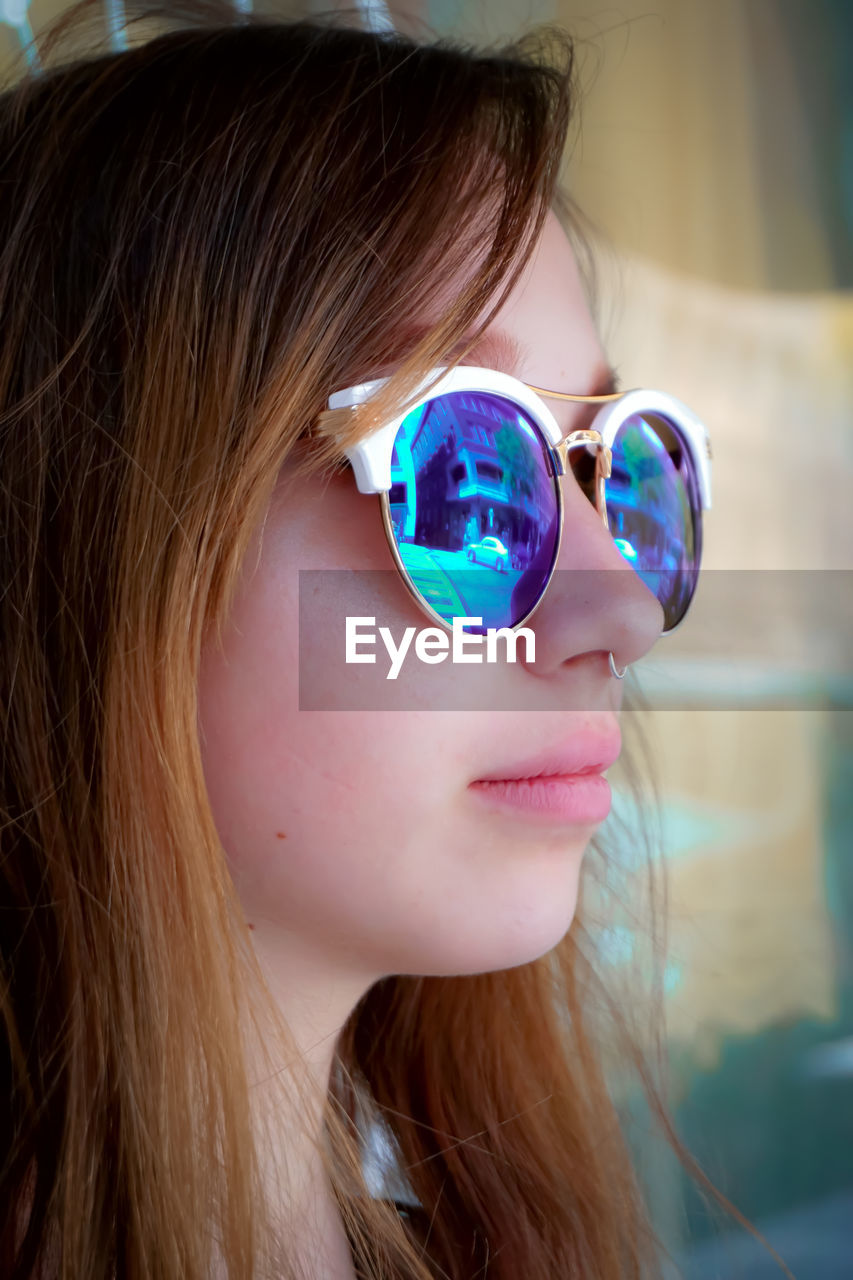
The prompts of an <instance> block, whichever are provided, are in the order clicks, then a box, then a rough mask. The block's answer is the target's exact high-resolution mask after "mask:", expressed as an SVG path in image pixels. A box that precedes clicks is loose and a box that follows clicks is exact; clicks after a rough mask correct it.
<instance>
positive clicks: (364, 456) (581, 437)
mask: <svg viewBox="0 0 853 1280" xmlns="http://www.w3.org/2000/svg"><path fill="white" fill-rule="evenodd" d="M388 381H389V379H388V378H375V379H373V380H372V381H370V382H361V383H358V384H357V385H356V386H353V387H347V388H346V390H344V391H336V392H335V393H334V395H331V396H330V397H329V401H328V407H329V409H330V410H339V409H351V410H356V409H358V408H359V407H360V406H361V405H364V404H366V403H367V402H368V401H369V400H371V399H372V397H373V396H375V395H376V394H377V392H378V391H380V390H381V388H382V387H384V386H385V385H386V383H387V382H388ZM466 391H468V392H473V393H476V392H490V393H493V394H497V395H503V396H506V397H507V398H508V399H510V400H514V401H515V402H516V403H517V404H519V405H521V407H522V408H523V409H525V410H526V411H527V413H529V415H530V417H531V418H532V419H533V421H534V422H535V423H536V425H537V426H538V427H539V429H540V431H541V432H542V435H543V436H544V438H545V441H546V442H547V444H548V446H549V449H550V453H551V457H552V460H553V463H554V470H555V474H556V475H557V476H558V477H559V476H563V475H566V474H567V472H568V471H569V463H568V453H569V450H570V449H576V448H580V447H586V448H588V449H589V450H590V451H592V449H595V451H596V458H597V467H596V471H597V478H598V485H597V493H596V504H595V505H596V509H597V510H598V513H599V515H601V517H602V520H603V522H604V527H605V528H606V529H609V525H608V522H607V508H606V505H605V491H604V482H605V480H606V479H607V477H608V476H609V475H610V458H611V448H612V445H613V441H614V440H615V438H616V433H617V431H618V430H619V428H620V427H621V426H622V424H623V423H624V422H625V420H626V419H627V418H629V417H630V416H631V415H632V414H634V413H642V412H650V413H659V414H661V415H662V416H663V417H665V418H667V419H669V421H670V422H672V424H673V425H674V426H675V427H676V428H677V429H678V431H679V432H680V434H681V436H682V437H683V439H684V440H685V441H686V443H687V446H688V448H689V449H690V453H691V456H692V459H693V463H694V466H695V470H696V476H697V480H698V484H699V493H700V498H701V502H702V509H703V510H704V511H708V510H710V508H711V442H710V438H709V436H708V431H707V429H706V427H705V426H704V425H703V423H702V422H700V420H699V419H698V418H697V417H696V415H695V414H694V413H693V412H692V411H691V410H690V409H688V408H687V406H686V405H684V404H682V402H681V401H680V400H676V398H675V397H674V396H670V395H668V394H667V393H666V392H664V391H654V390H651V389H648V388H642V387H640V388H636V389H634V390H631V391H618V392H615V393H613V394H611V395H603V396H582V395H569V394H567V393H565V392H560V391H546V390H545V389H543V388H542V387H533V386H531V384H530V383H527V382H522V381H521V379H520V378H516V377H513V375H512V374H509V373H502V372H501V371H500V370H497V369H486V368H480V367H479V366H476V365H456V366H454V367H453V368H450V369H446V368H437V369H433V370H432V372H431V373H430V374H429V375H428V376H427V377H426V378H425V379H424V381H423V382H422V383H421V385H420V387H419V388H418V390H417V391H416V392H415V394H414V397H413V398H412V399H410V400H409V402H408V405H407V407H406V409H405V410H404V412H403V413H401V414H398V416H397V417H395V418H393V419H392V420H391V421H390V422H387V423H384V424H383V425H381V426H379V427H377V428H376V430H375V431H372V432H371V433H370V434H369V435H368V436H366V437H365V438H364V439H362V440H359V441H358V442H357V443H356V444H354V445H350V446H349V447H347V448H345V449H344V450H343V453H344V455H345V457H346V459H347V461H348V462H349V464H350V466H351V467H352V470H353V474H354V476H355V482H356V486H357V488H358V490H359V492H360V493H364V494H370V493H375V494H378V495H379V501H380V507H381V512H382V523H383V525H384V528H385V535H386V537H387V539H388V545H389V547H390V549H391V554H392V556H393V558H394V562H395V564H396V567H397V569H398V570H399V572H400V574H401V576H402V578H403V582H404V583H405V585H406V588H407V590H408V592H409V594H410V595H411V596H412V598H413V600H414V602H415V604H417V606H418V608H419V609H420V610H421V612H422V613H424V614H426V616H427V617H428V618H430V619H432V620H433V621H434V622H436V623H437V624H438V625H439V626H440V627H442V628H443V629H444V630H445V631H452V627H451V626H450V625H449V624H448V623H447V621H446V620H445V619H444V618H443V617H442V616H441V615H440V614H439V613H437V612H436V610H435V609H433V608H431V606H430V605H429V604H428V603H427V602H426V600H425V599H424V598H423V596H422V595H421V593H420V592H419V591H418V589H417V587H416V586H415V584H414V582H413V580H412V578H411V575H410V574H409V571H408V569H407V568H406V566H405V564H404V563H403V560H402V558H401V556H400V552H399V549H398V546H397V541H396V538H395V536H394V527H393V523H392V520H391V508H390V503H389V500H388V494H389V492H390V489H391V461H392V455H393V451H394V441H395V439H396V437H397V432H398V431H399V429H400V426H401V425H402V423H403V421H404V419H405V418H407V417H408V415H409V414H410V413H412V412H414V411H415V410H416V409H418V408H420V407H421V405H424V404H426V403H427V402H428V401H429V400H434V399H436V398H437V397H438V396H441V395H447V394H448V393H449V392H466ZM543 396H548V397H549V398H553V399H556V400H570V401H574V402H577V403H579V404H601V406H602V407H601V408H600V409H599V411H598V413H597V414H596V415H595V418H594V419H593V422H592V425H591V426H590V427H589V428H585V429H583V430H579V431H572V432H569V434H568V435H565V434H564V433H563V431H562V429H561V428H560V426H559V424H558V422H557V420H556V418H555V417H554V415H553V414H552V412H551V410H550V409H549V408H548V406H547V405H546V404H545V401H544V399H543V398H542V397H543ZM555 488H556V491H557V505H558V507H559V512H560V527H559V532H558V536H557V549H556V552H555V556H554V566H556V562H557V559H558V557H559V554H560V546H561V544H562V537H563V516H564V503H563V492H562V485H560V484H557V485H555ZM553 575H554V568H552V569H551V573H550V575H549V577H548V580H547V581H546V583H545V585H544V587H543V589H542V592H541V594H540V595H539V598H538V600H537V601H536V603H535V604H534V606H533V608H532V609H531V610H530V611H529V613H527V614H526V615H525V617H523V618H522V619H520V621H518V622H517V623H515V625H514V626H513V627H512V628H511V629H512V630H513V631H517V630H518V628H519V627H523V626H524V624H525V623H526V622H527V621H528V619H529V618H531V617H532V616H533V614H534V613H535V612H536V610H537V609H538V608H539V605H540V604H541V603H542V600H543V599H544V598H545V593H546V592H547V590H548V586H549V584H550V582H551V579H552V578H553ZM688 612H689V606H688V609H687V610H686V611H685V614H684V615H683V617H682V618H681V619H679V621H678V622H677V623H676V624H675V626H674V627H669V628H665V629H664V630H663V631H662V632H661V635H671V634H672V632H673V631H675V630H677V628H678V627H679V626H680V625H681V622H682V621H683V618H684V617H686V615H687V613H688Z"/></svg>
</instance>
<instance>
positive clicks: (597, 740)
mask: <svg viewBox="0 0 853 1280" xmlns="http://www.w3.org/2000/svg"><path fill="white" fill-rule="evenodd" d="M621 749H622V736H621V734H620V732H619V728H618V725H617V726H616V727H614V728H613V729H612V730H610V731H609V732H608V733H606V734H602V733H595V734H593V733H590V732H586V733H583V732H581V733H576V734H573V735H572V737H571V738H568V739H563V741H562V742H559V743H555V744H553V745H552V746H549V747H545V748H543V749H541V750H539V751H537V752H536V753H535V754H534V755H530V756H528V757H526V758H525V759H522V760H518V761H514V762H512V763H508V764H507V765H504V766H501V767H499V768H497V769H494V770H492V771H491V772H489V773H484V774H481V775H480V777H478V778H475V779H474V780H473V782H472V784H471V785H476V784H477V783H482V782H521V781H525V780H529V779H533V778H574V777H578V776H583V775H584V774H595V773H599V774H600V773H604V771H605V769H609V768H610V766H611V765H612V764H614V763H615V762H616V760H617V759H618V758H619V753H620V751H621Z"/></svg>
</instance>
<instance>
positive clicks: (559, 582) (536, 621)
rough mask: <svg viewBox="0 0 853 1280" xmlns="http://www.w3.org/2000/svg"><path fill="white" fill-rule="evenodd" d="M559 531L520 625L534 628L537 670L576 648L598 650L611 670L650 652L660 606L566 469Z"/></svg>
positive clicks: (577, 652) (555, 664)
mask: <svg viewBox="0 0 853 1280" xmlns="http://www.w3.org/2000/svg"><path fill="white" fill-rule="evenodd" d="M561 484H562V491H563V532H562V539H561V543H560V553H559V556H558V558H557V565H556V569H555V572H554V576H553V577H552V579H551V581H550V583H549V585H548V588H547V590H546V592H545V596H544V598H543V600H542V601H541V603H540V604H539V606H538V608H537V609H536V612H535V613H534V614H533V616H532V617H531V618H530V620H529V621H528V622H527V623H526V624H525V625H526V626H528V627H530V628H531V629H532V630H533V631H534V633H535V635H536V645H535V654H536V657H535V661H533V662H531V663H529V664H528V665H529V667H530V669H531V670H532V671H534V672H535V674H537V675H540V676H549V675H553V674H555V673H556V672H558V671H560V669H561V668H563V667H564V666H565V664H566V663H568V662H570V661H572V660H573V659H575V658H578V657H580V656H581V655H587V654H589V655H593V654H597V655H599V657H600V658H601V661H602V674H605V673H606V674H607V675H609V668H608V666H607V655H608V653H612V654H613V659H614V662H615V663H616V665H617V666H618V667H624V666H625V665H626V664H630V663H634V662H637V661H638V660H639V659H640V658H642V657H643V655H644V654H646V653H648V651H649V649H651V647H652V645H653V644H654V643H655V641H656V640H657V639H658V637H659V636H660V634H661V631H662V630H663V624H664V615H663V609H662V607H661V605H660V603H659V602H658V600H657V598H656V597H655V596H654V595H653V593H652V592H651V591H650V590H649V589H648V587H647V586H646V585H645V583H644V582H643V580H642V579H641V578H640V576H639V574H638V573H637V572H636V571H635V570H634V569H632V568H631V566H630V565H629V564H628V563H627V561H626V560H625V559H624V557H623V556H622V555H621V553H620V552H619V550H618V548H617V547H616V544H615V542H614V541H613V538H612V536H611V534H610V533H609V531H608V530H607V529H606V528H605V525H604V521H603V520H602V517H601V515H600V513H599V512H598V511H596V509H595V507H593V505H592V503H591V502H590V501H589V499H588V498H587V497H586V495H585V494H584V493H583V491H582V490H581V488H580V486H579V485H578V484H577V481H576V480H575V478H574V476H573V474H572V473H571V471H569V472H568V474H567V475H565V476H563V477H562V481H561Z"/></svg>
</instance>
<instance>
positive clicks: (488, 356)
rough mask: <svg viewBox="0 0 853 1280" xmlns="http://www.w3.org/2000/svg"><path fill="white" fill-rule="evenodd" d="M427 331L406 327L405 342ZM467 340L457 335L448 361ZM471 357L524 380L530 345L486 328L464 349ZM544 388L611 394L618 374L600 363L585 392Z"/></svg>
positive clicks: (417, 339) (416, 339) (415, 340)
mask: <svg viewBox="0 0 853 1280" xmlns="http://www.w3.org/2000/svg"><path fill="white" fill-rule="evenodd" d="M430 332H431V328H430V326H429V325H412V326H407V328H406V330H405V339H406V341H407V342H411V343H413V344H416V343H418V342H420V341H421V340H422V339H423V338H424V337H426V335H427V334H428V333H430ZM470 341H471V336H470V334H469V335H468V336H466V337H463V338H460V339H459V341H458V342H455V343H454V344H453V346H452V347H451V348H450V350H449V351H448V353H447V354H448V357H449V358H450V359H451V360H455V359H456V357H457V356H459V355H461V354H462V353H463V352H464V351H465V348H466V347H467V346H468V344H469V343H470ZM475 357H476V358H477V359H478V360H480V361H482V363H483V364H484V365H485V366H486V367H488V368H493V369H497V370H499V371H500V372H501V373H508V374H510V375H511V376H512V377H514V378H518V379H519V380H520V381H522V382H523V381H524V379H523V378H522V377H521V372H520V371H521V369H522V368H523V366H524V364H525V361H526V360H529V358H530V348H529V347H527V346H525V345H524V344H523V343H522V342H520V341H519V339H518V338H516V337H514V336H513V335H512V334H511V333H507V332H506V330H504V329H490V330H487V332H486V333H484V334H483V335H482V336H481V337H480V338H478V339H477V341H476V342H475V343H474V345H473V346H472V347H471V349H470V350H469V351H468V358H470V359H474V358H475ZM548 390H549V391H570V392H571V393H572V394H575V395H585V396H586V395H589V396H611V395H615V394H616V393H617V392H618V390H619V375H618V373H617V371H616V370H615V369H614V368H613V366H612V365H609V364H602V365H600V366H599V367H598V368H597V369H596V371H595V374H594V376H593V380H592V386H591V387H590V388H589V389H588V390H587V391H583V392H581V391H578V390H577V388H575V387H572V388H564V387H549V388H548Z"/></svg>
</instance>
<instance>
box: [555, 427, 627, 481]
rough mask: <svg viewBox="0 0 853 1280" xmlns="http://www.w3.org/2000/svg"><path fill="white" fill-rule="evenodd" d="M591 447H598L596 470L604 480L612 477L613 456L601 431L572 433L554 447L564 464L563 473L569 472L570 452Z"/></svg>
mask: <svg viewBox="0 0 853 1280" xmlns="http://www.w3.org/2000/svg"><path fill="white" fill-rule="evenodd" d="M589 445H596V446H597V456H596V469H597V471H598V473H599V474H600V476H601V478H602V480H607V479H608V477H609V475H610V469H611V464H612V459H613V455H612V453H611V452H610V450H609V449H608V447H607V445H606V444H605V443H604V437H603V436H602V434H601V432H600V431H592V430H588V431H570V432H569V434H568V435H567V436H564V437H563V439H562V440H561V441H560V443H559V444H557V445H555V446H554V452H555V453H556V454H557V457H558V458H559V459H560V461H561V462H562V464H563V471H564V472H565V471H567V470H568V466H569V450H570V449H580V448H582V447H583V448H588V447H589Z"/></svg>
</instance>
